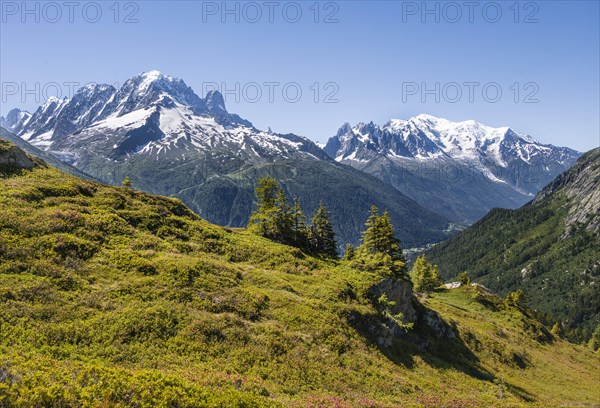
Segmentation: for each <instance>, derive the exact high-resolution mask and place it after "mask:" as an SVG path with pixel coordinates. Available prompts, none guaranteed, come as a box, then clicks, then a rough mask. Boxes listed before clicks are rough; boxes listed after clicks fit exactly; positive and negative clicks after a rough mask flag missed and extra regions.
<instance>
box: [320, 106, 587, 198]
mask: <svg viewBox="0 0 600 408" xmlns="http://www.w3.org/2000/svg"><path fill="white" fill-rule="evenodd" d="M324 150H325V152H326V153H327V154H328V155H330V156H331V157H333V158H335V160H337V161H339V162H343V163H346V164H350V165H353V166H355V167H359V168H362V167H364V166H366V165H368V163H375V162H376V161H379V160H382V159H386V160H393V161H399V163H400V162H401V163H408V162H410V161H411V160H417V161H421V162H423V161H430V162H431V163H432V166H435V165H436V164H435V163H439V162H440V160H441V161H443V162H444V163H459V164H460V165H462V166H466V167H470V168H476V169H478V170H477V171H480V172H482V173H483V174H485V175H486V177H487V178H488V179H490V180H491V181H493V182H505V181H507V180H508V179H509V178H511V177H512V178H514V177H515V176H514V173H515V171H517V170H516V168H518V167H519V166H521V167H523V168H525V167H531V166H538V167H539V168H542V169H546V170H543V171H546V172H548V174H550V173H552V174H554V173H553V172H552V171H550V170H548V169H549V168H550V167H553V166H554V167H555V165H559V166H563V165H566V164H567V163H572V162H574V161H575V160H576V158H577V157H578V156H579V153H578V152H576V151H574V150H572V149H568V148H561V147H555V146H550V145H544V144H542V143H539V142H537V141H535V140H534V139H533V138H531V137H530V136H525V135H522V134H520V133H517V132H515V131H514V130H512V129H511V128H510V127H498V128H495V127H492V126H488V125H485V124H482V123H479V122H477V121H474V120H466V121H461V122H454V121H451V120H448V119H444V118H438V117H435V116H433V115H428V114H420V115H417V116H414V117H411V118H409V119H407V120H403V119H392V120H390V121H389V122H387V123H386V124H385V125H383V126H379V125H375V124H373V123H372V122H371V123H369V124H364V123H359V124H357V125H355V126H350V125H348V124H344V125H343V126H342V127H341V128H340V129H339V130H338V132H337V134H336V135H335V136H333V137H332V138H330V139H329V141H328V143H327V145H326V146H325V149H324ZM557 163H558V164H557ZM521 171H522V169H521ZM532 191H533V190H532Z"/></svg>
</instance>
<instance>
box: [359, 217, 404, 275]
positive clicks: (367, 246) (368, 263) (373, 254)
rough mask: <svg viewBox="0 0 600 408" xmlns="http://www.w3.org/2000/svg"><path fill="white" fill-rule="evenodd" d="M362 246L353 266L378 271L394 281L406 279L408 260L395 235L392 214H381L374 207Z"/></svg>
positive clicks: (367, 222) (368, 219)
mask: <svg viewBox="0 0 600 408" xmlns="http://www.w3.org/2000/svg"><path fill="white" fill-rule="evenodd" d="M365 226H366V229H365V231H364V232H363V234H362V235H363V238H362V244H361V245H360V247H358V249H357V250H356V253H355V254H354V261H353V265H354V266H355V267H359V268H361V269H367V270H372V271H377V272H378V273H380V274H381V275H383V276H385V277H389V278H392V279H405V278H406V275H407V274H406V260H405V259H404V255H403V254H402V247H401V246H400V240H399V239H398V238H396V237H395V235H394V226H393V225H392V221H391V218H390V214H389V213H388V212H387V211H386V212H384V213H383V215H380V214H379V209H378V208H377V207H376V206H372V207H371V210H370V211H369V216H368V218H367V221H366V222H365Z"/></svg>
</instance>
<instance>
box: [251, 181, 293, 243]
mask: <svg viewBox="0 0 600 408" xmlns="http://www.w3.org/2000/svg"><path fill="white" fill-rule="evenodd" d="M256 199H257V200H258V209H257V210H256V211H255V212H253V213H252V215H251V216H250V221H249V222H248V228H249V229H251V230H254V231H256V233H258V234H259V235H261V236H263V237H266V238H269V239H272V240H274V241H277V242H281V243H292V242H291V241H292V240H293V239H292V237H293V232H292V224H293V218H292V213H291V211H290V209H289V206H287V205H286V203H285V194H284V193H283V189H282V188H280V187H279V185H278V184H277V181H276V180H275V179H274V178H273V177H264V178H261V179H259V180H258V185H257V187H256Z"/></svg>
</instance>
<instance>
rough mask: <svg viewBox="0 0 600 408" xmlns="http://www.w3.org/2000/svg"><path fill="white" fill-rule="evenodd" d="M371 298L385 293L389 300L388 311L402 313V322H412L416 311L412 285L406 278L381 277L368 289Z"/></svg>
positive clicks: (395, 313)
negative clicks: (378, 281) (377, 282)
mask: <svg viewBox="0 0 600 408" xmlns="http://www.w3.org/2000/svg"><path fill="white" fill-rule="evenodd" d="M370 293H371V296H372V297H373V299H379V297H381V296H382V295H386V297H387V299H388V301H389V302H390V307H389V310H388V312H389V313H391V314H393V315H397V314H399V313H402V317H403V319H402V321H403V322H404V323H414V322H415V320H416V317H417V312H416V310H415V307H414V304H413V286H412V283H411V282H410V281H408V280H394V279H382V280H381V282H380V283H379V284H377V285H376V286H374V287H372V288H371V290H370ZM380 311H383V310H380Z"/></svg>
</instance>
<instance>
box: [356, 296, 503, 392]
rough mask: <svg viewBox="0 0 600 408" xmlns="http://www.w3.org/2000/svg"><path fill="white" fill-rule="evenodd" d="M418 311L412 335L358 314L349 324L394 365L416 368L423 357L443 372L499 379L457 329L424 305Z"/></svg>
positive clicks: (374, 317)
mask: <svg viewBox="0 0 600 408" xmlns="http://www.w3.org/2000/svg"><path fill="white" fill-rule="evenodd" d="M417 310H418V316H419V317H418V320H417V322H416V323H415V325H414V327H413V328H412V329H410V330H408V331H406V330H402V329H399V328H397V327H396V329H395V330H394V329H393V328H392V329H390V327H392V326H393V324H391V322H390V321H388V320H387V319H385V318H383V317H382V316H381V315H379V314H366V315H362V314H354V315H352V317H351V318H350V319H349V323H350V324H351V325H352V326H353V327H354V328H355V329H356V330H357V331H358V333H360V334H361V335H362V336H363V337H364V338H365V339H366V341H367V342H368V343H369V344H371V345H373V346H375V347H377V348H378V349H379V350H380V351H381V353H382V354H384V355H385V356H386V357H387V358H388V359H389V360H390V361H392V362H393V363H394V364H397V365H401V366H404V367H407V368H412V367H413V366H414V365H415V358H416V357H419V358H420V359H422V360H423V361H424V362H426V363H427V364H428V365H430V366H433V367H435V368H438V369H440V370H446V369H454V370H458V371H461V372H463V373H465V374H467V375H469V376H472V377H474V378H477V379H480V380H486V381H493V380H494V379H495V376H494V375H493V374H491V373H489V372H487V371H486V370H484V369H483V368H482V367H481V365H480V362H479V359H478V357H477V356H476V355H475V354H474V353H473V352H472V351H471V350H470V349H469V347H468V346H467V344H466V343H465V341H464V340H463V339H462V338H461V337H460V335H459V333H458V330H456V328H455V327H454V326H453V325H451V324H449V323H447V322H445V321H444V320H443V319H442V318H441V317H440V316H439V315H438V314H437V313H436V312H435V311H433V310H431V309H429V308H426V307H424V306H422V305H418V306H417ZM432 326H433V327H432Z"/></svg>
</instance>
